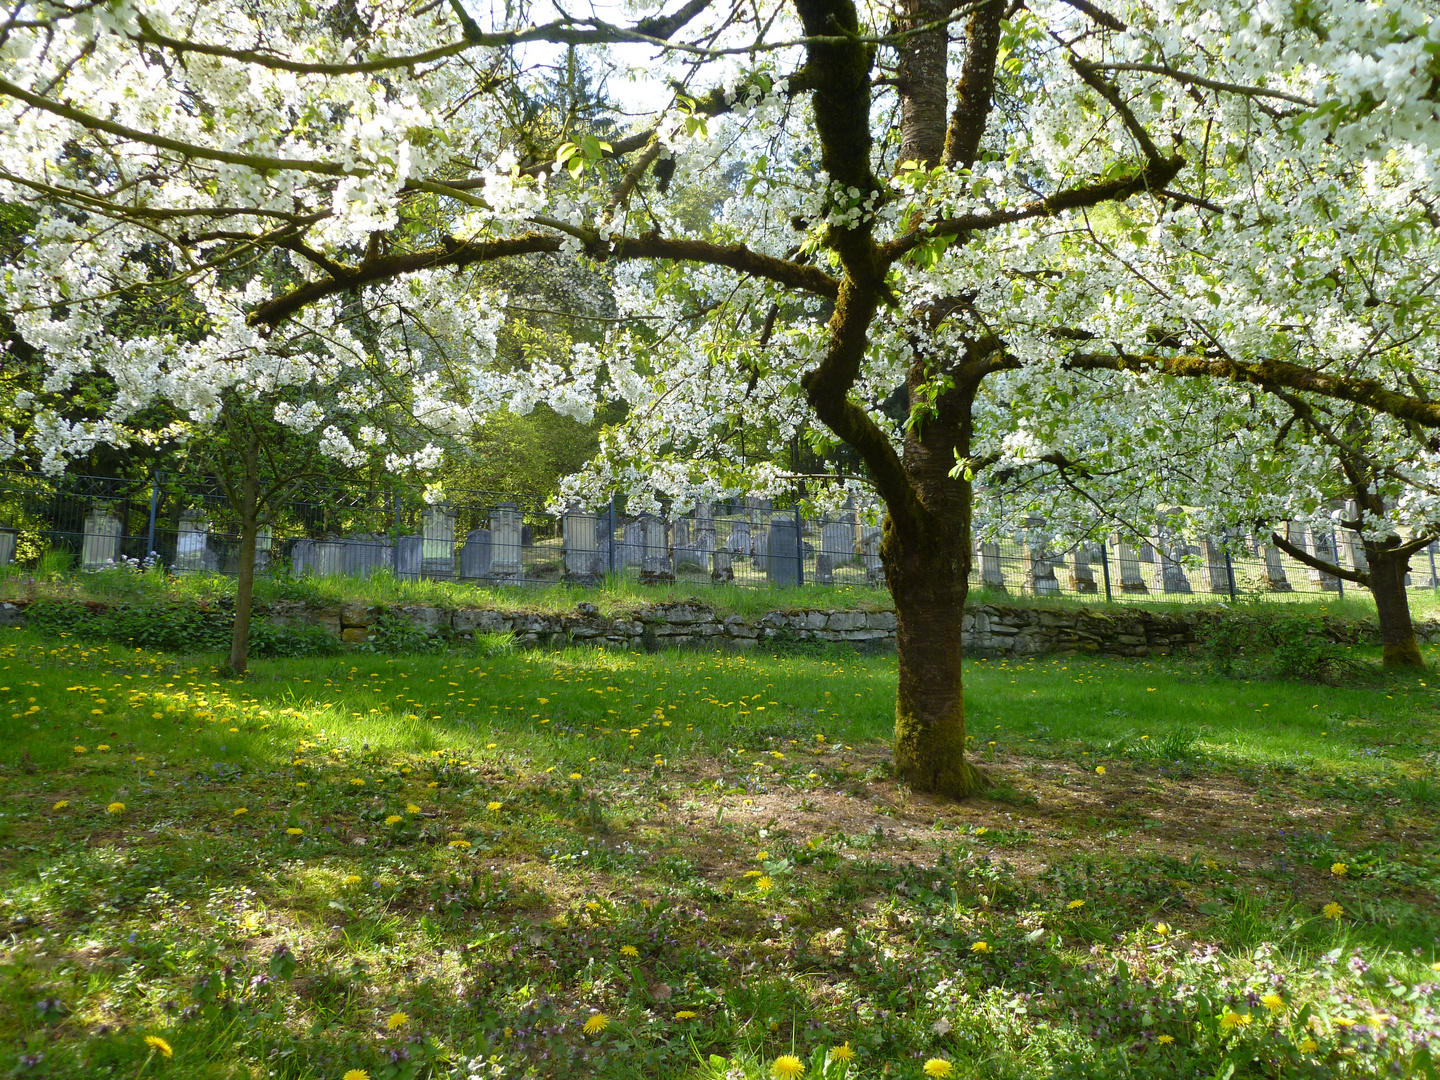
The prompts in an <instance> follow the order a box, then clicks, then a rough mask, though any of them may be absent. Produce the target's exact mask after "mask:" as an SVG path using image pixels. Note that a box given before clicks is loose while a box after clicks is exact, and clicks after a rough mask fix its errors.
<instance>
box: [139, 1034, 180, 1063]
mask: <svg viewBox="0 0 1440 1080" xmlns="http://www.w3.org/2000/svg"><path fill="white" fill-rule="evenodd" d="M145 1045H146V1046H148V1047H149V1048H150V1052H151V1053H154V1054H159V1055H160V1056H161V1057H163V1058H172V1057H174V1056H175V1051H174V1050H172V1049H170V1044H169V1043H168V1042H166V1041H165V1040H164V1039H162V1038H160V1036H159V1035H146V1036H145Z"/></svg>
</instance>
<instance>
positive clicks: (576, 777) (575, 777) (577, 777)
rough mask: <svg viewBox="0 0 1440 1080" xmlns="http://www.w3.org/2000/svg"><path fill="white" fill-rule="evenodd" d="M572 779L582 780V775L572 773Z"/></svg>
mask: <svg viewBox="0 0 1440 1080" xmlns="http://www.w3.org/2000/svg"><path fill="white" fill-rule="evenodd" d="M570 779H571V780H579V779H580V774H579V773H578V772H572V773H571V774H570Z"/></svg>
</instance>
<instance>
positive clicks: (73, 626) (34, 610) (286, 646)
mask: <svg viewBox="0 0 1440 1080" xmlns="http://www.w3.org/2000/svg"><path fill="white" fill-rule="evenodd" d="M25 622H26V624H27V625H28V626H29V627H30V629H32V630H36V631H38V632H40V633H42V634H49V635H53V636H59V635H61V634H64V635H68V636H73V637H80V638H85V639H88V640H95V641H115V642H119V643H121V644H124V645H134V646H138V647H140V648H146V649H164V650H166V651H169V652H178V653H196V652H221V651H224V650H225V649H228V648H229V647H230V638H231V635H232V634H233V633H234V627H235V616H234V614H233V613H232V612H230V611H227V610H224V609H221V608H218V607H205V606H201V605H193V604H121V605H118V606H116V607H101V606H99V605H87V604H62V603H55V602H53V601H49V600H37V601H36V602H35V603H33V604H31V605H30V606H29V608H28V609H27V610H26V613H25ZM339 649H340V645H339V642H338V641H336V640H335V638H334V637H333V636H332V635H330V634H329V633H327V632H326V631H325V630H324V629H323V628H321V627H318V626H303V627H291V626H272V625H270V624H269V623H267V622H264V621H263V620H256V621H254V622H252V623H251V624H250V651H251V653H252V654H253V655H255V656H284V657H309V656H326V655H330V654H333V653H336V652H338V651H339Z"/></svg>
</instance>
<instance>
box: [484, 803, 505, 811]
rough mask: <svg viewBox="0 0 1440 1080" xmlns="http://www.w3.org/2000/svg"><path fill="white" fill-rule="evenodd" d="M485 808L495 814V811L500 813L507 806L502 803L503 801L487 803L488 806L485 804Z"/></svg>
mask: <svg viewBox="0 0 1440 1080" xmlns="http://www.w3.org/2000/svg"><path fill="white" fill-rule="evenodd" d="M485 809H486V810H489V811H490V812H491V813H492V814H494V813H498V812H499V811H501V810H503V809H505V807H504V805H503V804H501V803H498V802H492V803H487V804H486V806H485Z"/></svg>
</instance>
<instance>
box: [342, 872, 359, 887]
mask: <svg viewBox="0 0 1440 1080" xmlns="http://www.w3.org/2000/svg"><path fill="white" fill-rule="evenodd" d="M345 884H346V885H359V884H360V875H359V874H347V875H345Z"/></svg>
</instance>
